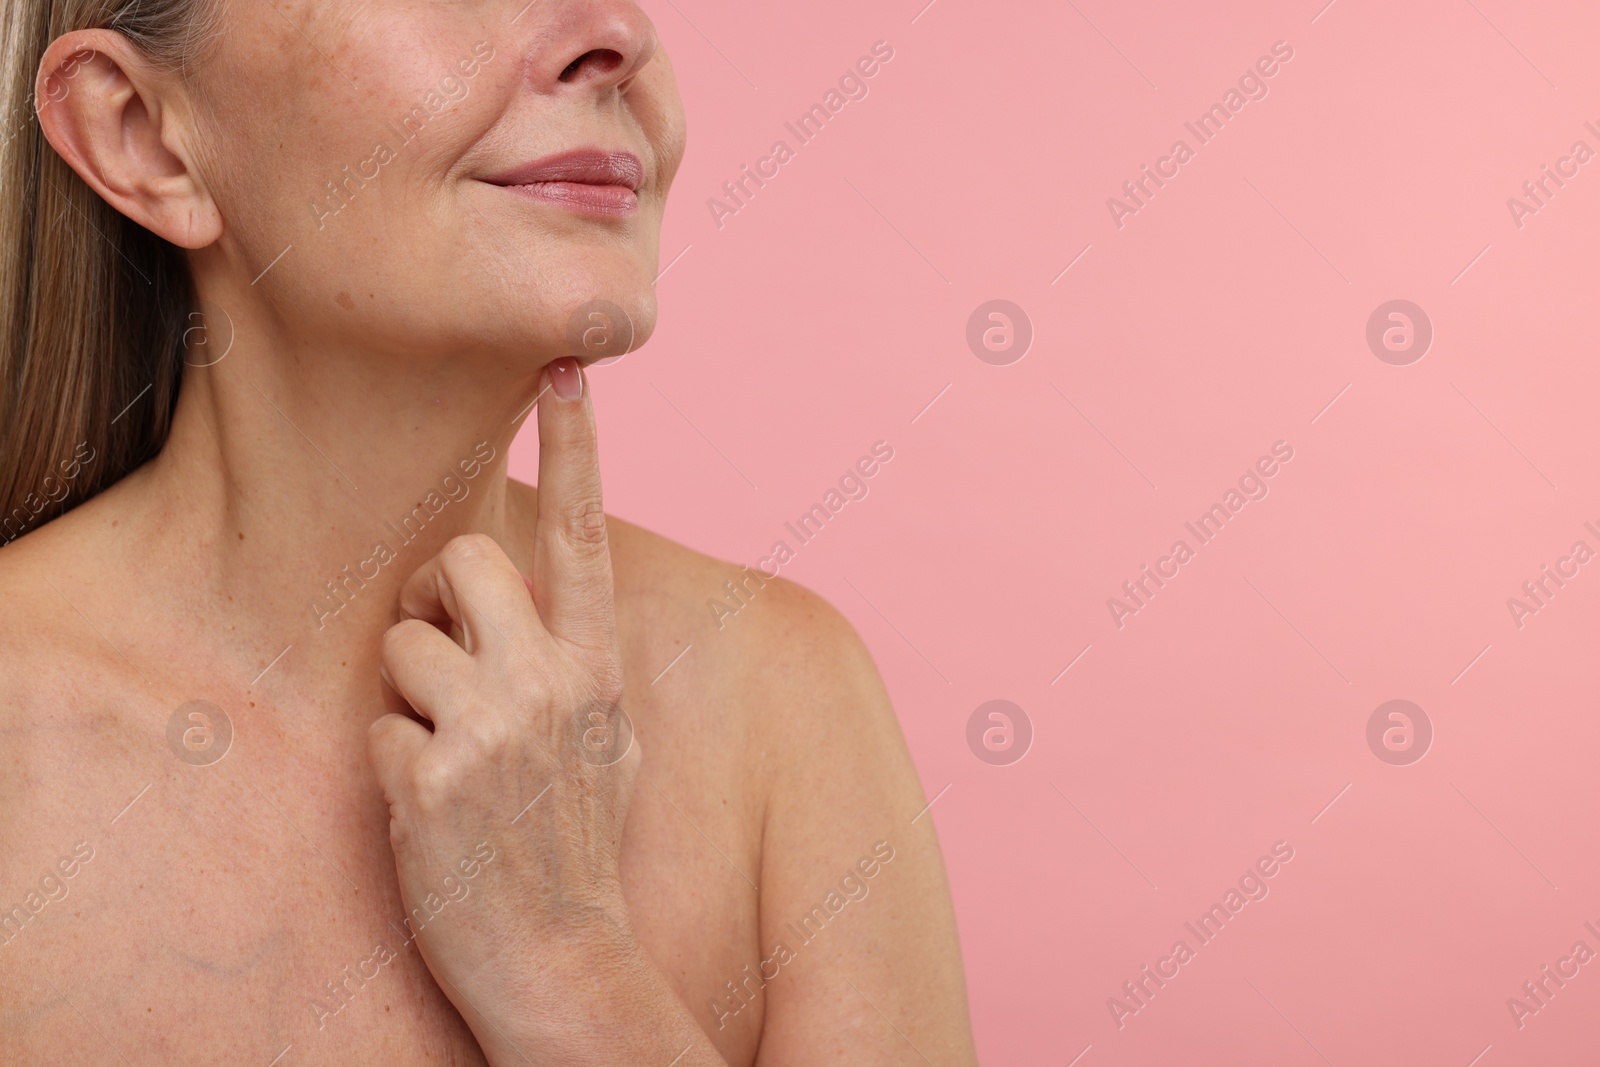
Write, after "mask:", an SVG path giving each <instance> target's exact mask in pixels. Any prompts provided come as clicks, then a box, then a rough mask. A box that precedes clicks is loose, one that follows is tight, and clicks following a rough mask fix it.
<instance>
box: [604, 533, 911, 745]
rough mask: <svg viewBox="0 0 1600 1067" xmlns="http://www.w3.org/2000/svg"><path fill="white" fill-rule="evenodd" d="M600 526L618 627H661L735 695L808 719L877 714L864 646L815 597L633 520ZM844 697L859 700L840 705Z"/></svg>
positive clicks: (872, 670)
mask: <svg viewBox="0 0 1600 1067" xmlns="http://www.w3.org/2000/svg"><path fill="white" fill-rule="evenodd" d="M607 523H608V528H609V530H610V532H611V540H612V560H613V573H614V575H615V579H616V586H617V597H618V607H619V613H623V612H625V613H627V614H628V615H629V616H630V618H629V620H628V621H627V623H626V624H625V625H626V626H628V627H630V628H631V627H632V626H637V625H644V626H649V627H652V628H659V627H662V626H665V627H666V628H667V630H668V631H670V632H672V633H674V634H676V635H680V636H681V640H682V644H681V645H680V646H679V647H680V648H681V647H687V646H690V645H692V646H693V647H692V648H691V649H690V651H689V652H688V653H687V654H686V655H685V661H687V660H688V659H689V657H692V656H698V658H699V659H701V660H703V661H704V662H705V663H706V664H707V665H714V667H715V674H716V677H715V679H714V680H715V681H716V682H717V683H718V687H719V688H722V687H724V686H726V687H732V688H734V689H737V691H738V692H739V695H740V696H741V697H742V698H752V697H756V696H758V695H759V696H760V697H762V698H764V700H765V701H766V702H768V703H769V706H770V705H771V703H772V702H776V703H777V704H779V705H781V706H783V707H784V708H786V709H787V710H790V711H808V712H810V713H811V714H812V715H827V714H830V713H839V712H845V711H848V710H853V711H854V712H855V713H856V714H858V715H859V714H866V713H870V712H871V711H872V710H873V707H874V706H876V707H877V708H878V709H879V710H887V707H888V703H887V696H886V694H885V693H884V692H883V689H882V683H881V681H880V679H879V677H878V672H877V669H876V667H875V666H874V665H873V662H872V657H871V655H870V653H869V652H868V651H867V647H866V645H865V643H864V642H863V641H862V640H861V637H860V635H859V634H858V633H857V632H856V630H855V628H854V627H853V626H852V625H851V624H850V622H849V620H848V619H846V618H845V616H844V615H843V613H841V612H840V611H839V610H838V609H837V608H835V607H834V606H833V605H832V604H830V603H829V602H828V601H827V600H826V599H824V598H823V597H822V596H820V595H818V594H817V593H815V592H813V591H811V590H810V589H807V588H806V587H805V586H803V585H800V584H798V583H796V582H793V581H791V580H789V579H787V578H783V577H781V576H778V575H773V574H770V573H764V572H762V571H761V570H760V569H759V568H756V567H752V566H748V565H744V564H740V563H735V562H730V561H728V560H723V559H718V558H716V557H714V556H710V555H707V554H705V553H703V552H698V551H696V550H694V549H692V548H689V547H688V546H686V545H683V544H680V543H678V542H676V541H673V540H671V539H670V538H667V537H664V536H662V535H660V534H657V533H653V532H651V531H649V530H647V529H645V528H643V527H641V526H637V525H635V524H633V523H630V522H626V521H624V520H621V519H616V518H611V517H608V518H607ZM619 621H620V620H619ZM663 666H665V664H663ZM852 695H853V696H855V697H856V698H858V699H859V700H862V701H864V702H865V703H864V704H857V705H855V706H854V708H853V709H848V708H847V707H846V706H845V705H847V704H848V703H849V701H848V699H847V698H848V697H850V696H852ZM891 718H892V715H891Z"/></svg>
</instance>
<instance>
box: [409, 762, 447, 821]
mask: <svg viewBox="0 0 1600 1067" xmlns="http://www.w3.org/2000/svg"><path fill="white" fill-rule="evenodd" d="M409 777H410V782H409V787H410V793H411V803H412V805H413V806H414V807H415V808H416V810H417V811H418V812H419V813H421V814H423V815H432V814H437V813H439V812H443V811H445V810H446V809H448V808H449V807H450V806H451V805H452V804H453V803H454V801H455V799H456V793H457V776H456V774H455V771H454V770H453V768H451V767H450V765H449V764H447V763H445V762H443V761H441V760H418V761H417V762H416V763H414V764H412V766H411V772H410V775H409Z"/></svg>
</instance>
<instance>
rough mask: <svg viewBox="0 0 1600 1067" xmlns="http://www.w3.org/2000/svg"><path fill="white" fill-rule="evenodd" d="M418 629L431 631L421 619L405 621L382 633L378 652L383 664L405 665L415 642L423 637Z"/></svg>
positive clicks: (414, 646)
mask: <svg viewBox="0 0 1600 1067" xmlns="http://www.w3.org/2000/svg"><path fill="white" fill-rule="evenodd" d="M419 627H420V628H423V629H429V630H431V629H433V627H431V626H429V625H428V624H427V623H425V622H423V621H422V620H421V619H405V620H403V621H401V622H397V623H395V624H394V625H393V626H391V627H389V628H388V629H387V630H385V631H384V632H383V638H382V640H381V642H380V643H379V647H378V652H379V655H381V656H382V657H383V660H384V662H385V663H405V662H406V661H407V660H408V659H410V657H411V654H412V652H413V651H414V650H415V648H416V642H417V641H418V640H419V639H420V638H421V637H422V636H423V634H422V633H421V630H419Z"/></svg>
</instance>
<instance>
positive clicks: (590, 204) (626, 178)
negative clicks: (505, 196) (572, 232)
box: [482, 148, 644, 215]
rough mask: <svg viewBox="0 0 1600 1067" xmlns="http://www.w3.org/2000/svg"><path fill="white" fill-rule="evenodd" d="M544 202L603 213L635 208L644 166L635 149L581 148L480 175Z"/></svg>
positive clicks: (629, 211) (624, 213)
mask: <svg viewBox="0 0 1600 1067" xmlns="http://www.w3.org/2000/svg"><path fill="white" fill-rule="evenodd" d="M482 180H483V181H485V182H487V183H488V184H490V185H497V186H500V187H501V188H504V189H506V190H508V191H510V192H513V193H517V194H520V195H522V196H526V197H530V198H532V199H535V200H541V201H544V202H546V203H552V204H558V205H561V206H565V207H569V208H573V209H577V210H581V211H590V212H594V213H597V214H604V215H626V214H630V213H631V212H633V211H634V210H635V209H637V207H638V204H639V198H638V190H639V187H640V186H641V185H643V184H644V165H643V164H641V163H640V162H639V157H638V156H636V155H634V154H633V153H632V152H607V151H604V150H603V149H598V148H580V149H576V150H574V151H571V152H562V153H560V154H558V155H553V156H546V157H545V158H543V159H536V160H534V161H533V162H531V163H524V164H522V165H521V166H517V167H513V168H512V169H510V170H507V171H503V172H501V173H499V174H495V175H493V176H491V177H487V178H484V179H482Z"/></svg>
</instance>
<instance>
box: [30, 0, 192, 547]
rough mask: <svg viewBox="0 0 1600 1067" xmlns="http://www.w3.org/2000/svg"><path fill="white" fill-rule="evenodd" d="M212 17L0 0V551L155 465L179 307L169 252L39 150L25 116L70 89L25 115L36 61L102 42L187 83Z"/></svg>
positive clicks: (183, 276)
mask: <svg viewBox="0 0 1600 1067" xmlns="http://www.w3.org/2000/svg"><path fill="white" fill-rule="evenodd" d="M214 14H215V9H214V7H212V5H210V4H209V3H208V0H0V544H3V543H5V542H7V541H10V540H11V539H13V538H15V537H17V536H19V535H20V534H22V533H24V532H26V531H27V530H30V529H34V528H37V527H38V526H41V525H43V524H44V523H46V522H48V521H50V520H51V519H53V518H56V517H57V516H59V515H61V514H63V513H64V512H66V511H68V510H70V509H71V508H73V507H75V506H76V505H77V504H80V503H82V502H83V501H84V500H87V499H88V498H89V497H91V496H93V495H94V494H96V493H98V492H100V491H101V490H103V489H105V488H106V487H107V486H109V485H110V484H112V483H113V482H115V481H117V480H118V479H119V478H121V477H122V476H123V475H125V474H127V473H128V472H129V471H131V470H133V469H134V468H136V467H138V466H139V465H140V464H142V463H144V462H145V461H146V460H149V459H150V458H152V457H153V456H155V455H156V453H158V452H159V451H161V446H162V444H163V443H164V442H165V440H166V437H167V433H168V430H169V427H170V425H171V421H172V412H173V408H174V406H175V405H176V403H177V397H178V386H179V383H180V379H181V377H182V359H181V356H180V347H181V343H182V337H183V332H184V328H185V320H186V319H187V317H188V315H189V312H190V310H191V307H192V304H193V285H192V282H191V279H190V276H189V269H188V264H187V262H186V260H185V259H184V256H183V252H182V250H181V249H179V248H177V247H176V246H174V245H172V244H170V243H168V242H167V241H165V240H163V239H162V238H160V237H157V236H156V235H155V234H153V233H151V232H150V231H148V230H146V229H145V228H144V227H142V226H140V225H138V224H137V223H135V222H133V221H132V220H130V219H128V218H127V217H125V216H124V215H122V214H121V213H120V212H118V211H117V210H115V209H114V208H112V207H111V206H110V205H109V204H107V203H106V202H105V201H104V200H102V199H101V198H100V196H99V195H98V194H96V193H95V192H94V190H92V189H91V188H90V187H89V186H88V185H86V184H85V183H84V181H83V180H82V179H81V178H79V177H78V175H77V174H76V173H75V172H74V171H73V170H72V168H71V167H69V166H68V165H67V164H66V162H65V161H64V160H63V159H62V158H61V157H60V156H59V155H57V154H56V152H55V150H54V149H53V148H52V147H51V146H50V144H49V142H48V141H46V140H45V138H44V135H43V133H42V132H41V130H40V126H39V116H38V109H39V108H41V107H51V106H53V105H54V103H55V102H57V101H59V100H60V99H64V98H65V96H66V95H67V94H68V93H70V92H71V91H72V86H71V84H70V79H63V78H61V77H60V76H56V77H54V78H52V79H51V80H50V82H49V85H50V88H49V91H48V98H47V99H44V100H39V101H35V99H34V81H35V78H36V76H37V72H38V69H39V61H40V59H41V58H42V57H43V55H44V52H45V49H46V48H47V47H48V46H49V44H50V42H51V41H53V40H55V39H56V38H57V37H59V36H61V35H62V34H64V33H68V32H70V31H73V30H82V29H112V30H116V31H119V32H120V33H122V34H123V35H124V36H125V37H127V38H128V39H129V40H130V41H131V42H132V43H133V44H134V45H135V46H137V47H138V48H139V49H140V50H141V51H143V52H144V53H145V54H146V55H147V56H148V57H149V58H150V59H151V60H152V62H154V63H156V64H158V65H161V66H162V67H164V68H167V69H171V70H173V71H178V72H187V71H188V70H189V68H190V66H191V65H192V63H193V61H194V59H195V57H196V56H197V54H198V51H199V49H200V47H201V45H202V43H203V42H204V41H205V40H206V39H208V37H209V30H210V28H211V26H212V25H214V23H213V19H212V18H211V17H210V16H212V15H214ZM85 455H88V456H91V457H92V459H90V460H89V461H88V462H84V457H85ZM64 479H65V481H64ZM63 485H65V489H64V490H63V488H62V486H63Z"/></svg>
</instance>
